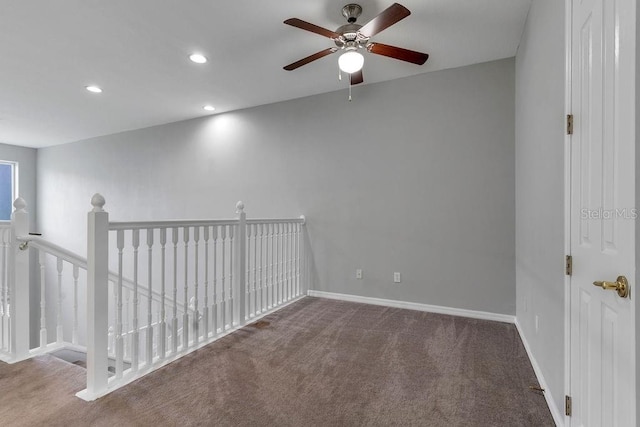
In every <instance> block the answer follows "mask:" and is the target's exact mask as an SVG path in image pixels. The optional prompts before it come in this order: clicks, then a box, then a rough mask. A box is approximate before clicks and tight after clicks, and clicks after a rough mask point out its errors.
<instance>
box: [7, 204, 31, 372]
mask: <svg viewBox="0 0 640 427" xmlns="http://www.w3.org/2000/svg"><path fill="white" fill-rule="evenodd" d="M13 206H14V208H15V210H14V211H13V214H11V244H12V251H13V253H12V255H13V277H12V279H13V280H10V283H11V350H12V353H13V359H14V360H15V361H18V360H22V359H26V358H27V357H28V356H29V347H30V342H29V337H30V326H29V314H30V309H29V248H28V246H27V243H26V242H19V241H18V240H17V237H26V236H28V235H29V214H28V213H27V210H26V207H27V203H26V202H25V201H24V199H23V198H22V197H18V198H17V199H16V200H15V201H14V202H13Z"/></svg>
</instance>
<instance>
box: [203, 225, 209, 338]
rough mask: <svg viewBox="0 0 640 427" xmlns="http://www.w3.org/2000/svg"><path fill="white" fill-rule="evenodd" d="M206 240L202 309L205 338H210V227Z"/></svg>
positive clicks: (205, 231)
mask: <svg viewBox="0 0 640 427" xmlns="http://www.w3.org/2000/svg"><path fill="white" fill-rule="evenodd" d="M202 231H203V236H202V237H203V238H204V307H203V308H202V324H203V325H204V333H203V338H204V340H205V341H206V340H207V339H208V338H209V227H208V226H205V227H204V229H203V230H202Z"/></svg>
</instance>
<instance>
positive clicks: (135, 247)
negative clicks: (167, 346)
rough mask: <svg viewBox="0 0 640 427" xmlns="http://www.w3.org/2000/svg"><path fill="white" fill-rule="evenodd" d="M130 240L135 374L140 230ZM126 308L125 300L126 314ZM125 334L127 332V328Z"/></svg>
mask: <svg viewBox="0 0 640 427" xmlns="http://www.w3.org/2000/svg"><path fill="white" fill-rule="evenodd" d="M131 239H132V246H133V334H132V335H131V340H132V342H133V344H132V346H131V350H132V351H131V370H132V371H133V372H137V371H138V367H139V361H140V354H139V351H140V332H139V328H140V325H139V319H138V307H139V306H140V301H139V298H138V292H139V289H138V286H139V285H138V249H139V247H140V230H132V235H131ZM126 295H128V292H126ZM128 307H129V301H128V298H127V311H126V312H127V313H128V312H129V310H128ZM127 323H128V322H127ZM127 326H128V325H127ZM126 332H127V333H128V332H129V330H128V328H127V329H126ZM125 353H126V352H125Z"/></svg>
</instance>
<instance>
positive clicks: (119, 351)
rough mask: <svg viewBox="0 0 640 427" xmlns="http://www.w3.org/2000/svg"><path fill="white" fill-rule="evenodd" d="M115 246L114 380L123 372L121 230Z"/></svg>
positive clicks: (122, 241)
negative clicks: (116, 277) (116, 271)
mask: <svg viewBox="0 0 640 427" xmlns="http://www.w3.org/2000/svg"><path fill="white" fill-rule="evenodd" d="M116 246H117V248H118V285H117V287H116V378H117V379H120V378H122V371H123V370H124V369H123V368H124V343H123V339H122V300H123V286H122V269H123V259H122V257H123V254H122V251H123V250H124V231H123V230H118V231H117V232H116Z"/></svg>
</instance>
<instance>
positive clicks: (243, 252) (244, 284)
mask: <svg viewBox="0 0 640 427" xmlns="http://www.w3.org/2000/svg"><path fill="white" fill-rule="evenodd" d="M236 209H237V211H236V213H238V214H239V218H238V230H237V231H238V243H237V245H238V249H237V250H238V254H237V256H238V267H237V271H238V273H237V276H238V277H237V278H236V280H237V284H236V285H235V286H237V293H236V290H234V294H235V295H237V298H238V301H237V310H238V312H237V314H236V315H237V319H236V325H239V326H242V325H244V324H245V323H246V320H247V316H246V312H247V310H246V307H247V304H246V302H247V289H248V287H249V284H248V281H249V277H248V275H247V274H246V272H247V254H248V253H249V252H248V248H247V240H248V239H247V214H246V213H245V212H244V203H242V202H238V203H237V204H236ZM233 228H234V227H231V229H233ZM232 244H233V240H232ZM231 255H232V256H233V250H232V251H231ZM231 265H232V266H233V265H234V264H233V262H232V263H231ZM232 271H233V270H232ZM232 283H233V281H232ZM232 289H233V286H232ZM232 307H233V305H232ZM231 318H232V319H234V317H233V316H232V317H231Z"/></svg>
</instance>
